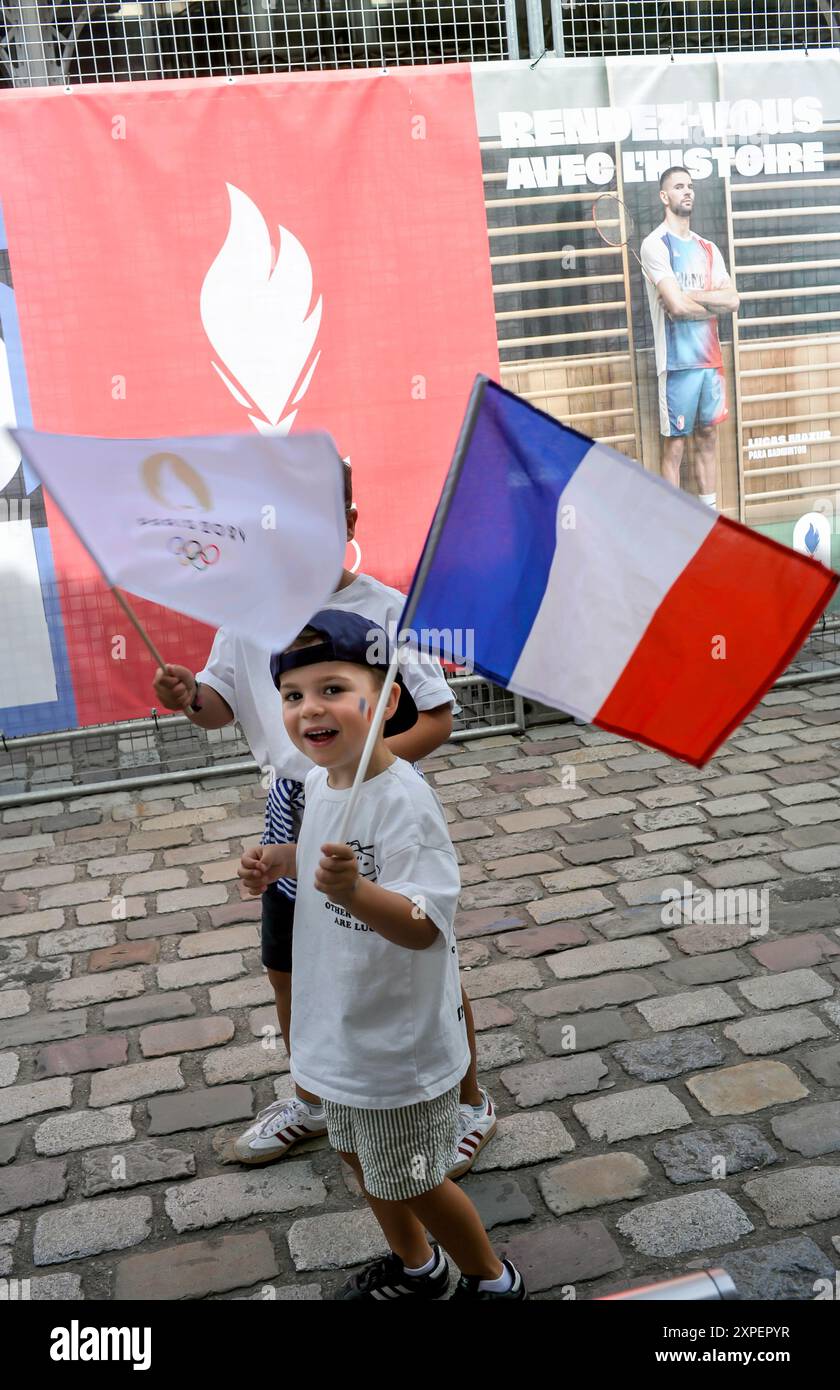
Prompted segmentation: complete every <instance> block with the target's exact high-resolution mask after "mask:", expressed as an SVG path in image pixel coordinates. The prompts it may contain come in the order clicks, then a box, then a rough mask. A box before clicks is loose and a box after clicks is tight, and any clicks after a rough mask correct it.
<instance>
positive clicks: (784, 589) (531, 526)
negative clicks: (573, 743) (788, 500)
mask: <svg viewBox="0 0 840 1390" xmlns="http://www.w3.org/2000/svg"><path fill="white" fill-rule="evenodd" d="M838 582H840V576H838V575H837V574H835V573H834V572H833V571H832V570H830V569H827V568H826V567H825V565H823V564H821V563H819V562H818V561H815V560H812V559H809V558H808V557H806V556H803V555H799V554H797V553H796V552H794V551H793V550H790V549H788V548H787V547H786V546H783V545H780V544H779V543H778V542H776V541H773V540H769V539H768V538H767V537H766V536H763V535H760V534H758V533H757V532H755V531H751V530H749V529H748V528H747V527H745V526H742V525H740V524H739V523H738V522H735V521H730V520H729V519H728V518H726V517H723V516H720V515H719V514H718V513H717V512H715V511H713V510H711V509H710V508H709V507H707V506H706V505H705V504H704V503H701V502H699V501H698V500H697V499H696V498H694V497H692V496H690V495H689V494H687V493H684V492H681V491H680V490H679V489H678V488H675V487H672V486H671V484H670V483H666V482H665V481H664V480H663V479H661V478H659V477H656V476H654V475H653V474H651V473H647V472H646V471H645V470H644V469H643V468H642V467H640V465H639V464H637V463H634V462H633V461H632V460H630V459H628V458H626V457H625V456H624V455H623V454H619V453H617V452H616V451H615V450H614V449H610V448H608V447H606V446H605V445H602V444H596V443H594V442H593V441H592V440H591V439H587V438H586V437H585V436H584V435H581V434H578V433H577V432H576V431H575V430H572V429H568V428H567V427H566V426H564V425H562V424H560V423H559V422H558V421H557V420H554V419H552V418H551V417H550V416H548V415H545V414H543V412H542V411H539V410H536V409H534V407H533V406H531V405H529V404H527V403H526V402H525V401H522V400H520V399H519V398H518V397H516V396H514V395H511V393H510V392H508V391H505V390H503V389H502V387H500V386H497V385H496V384H495V383H494V382H491V381H489V380H488V379H487V378H486V377H479V378H478V379H477V380H476V384H475V386H474V388H473V394H472V396H471V398H470V404H469V407H468V411H467V416H466V419H465V421H464V427H463V429H462V432H461V438H460V440H459V444H458V449H457V451H456V456H455V459H454V461H453V464H452V468H451V469H450V473H449V477H448V478H447V481H446V484H445V486H444V490H443V494H442V496H441V500H440V503H439V505H438V509H437V512H436V514H435V518H434V521H433V523H432V527H431V530H430V532H429V537H428V539H427V541H426V546H425V549H424V552H423V555H422V558H421V561H420V564H419V566H418V569H417V573H416V575H415V577H414V581H413V584H412V588H411V592H410V594H409V598H408V601H407V604H406V608H405V611H404V613H403V617H402V623H401V626H402V629H403V631H405V630H410V631H411V632H412V634H414V636H415V637H416V636H417V634H421V635H422V638H423V640H424V641H426V640H427V639H428V635H429V634H433V635H435V638H436V645H437V648H438V650H439V651H440V653H441V655H443V656H444V657H448V658H450V659H453V658H454V657H455V656H456V653H455V652H454V651H451V650H447V642H449V641H450V640H454V639H453V637H452V635H453V634H455V635H456V636H457V640H458V641H459V642H460V643H461V650H463V642H464V637H463V634H464V633H469V634H470V641H471V643H472V648H473V650H474V654H475V658H474V662H473V665H474V667H475V669H476V670H477V671H480V672H481V673H482V674H484V675H485V676H487V677H488V679H490V680H492V681H494V682H495V683H496V684H498V685H501V686H505V687H507V689H509V690H512V691H515V692H517V693H519V694H521V695H524V696H528V697H530V698H532V699H535V700H539V701H540V702H542V703H543V704H546V705H550V706H553V707H554V708H557V709H562V710H566V711H568V712H569V713H571V714H574V715H576V716H578V717H579V718H582V719H585V720H586V721H587V722H588V723H591V724H594V725H597V726H598V727H599V728H601V729H607V730H611V731H612V732H614V733H619V734H623V735H625V736H626V737H628V738H632V739H636V740H638V741H639V742H640V743H645V744H649V745H650V746H651V747H653V748H659V749H661V750H662V751H663V752H665V753H668V754H670V755H671V756H672V757H675V758H681V759H683V760H684V761H686V762H689V763H693V764H694V765H695V766H696V767H702V766H703V765H704V764H705V763H706V762H708V760H709V758H710V757H711V756H712V754H713V753H714V752H715V750H716V749H717V748H718V747H719V746H720V745H721V743H723V742H724V740H725V739H726V738H727V737H728V736H729V735H730V734H731V733H732V731H733V730H734V729H736V728H737V726H738V725H739V724H740V723H741V721H742V720H743V719H744V718H745V717H746V715H747V714H748V713H749V711H750V710H751V709H752V708H753V706H754V705H756V704H757V703H758V701H759V700H760V699H761V697H762V695H763V694H764V693H765V692H766V691H767V689H768V688H769V687H770V686H771V685H772V684H773V682H774V681H775V680H776V679H777V678H778V676H779V675H780V674H781V672H782V671H783V670H784V669H785V667H786V666H787V665H788V663H789V662H790V661H791V660H792V658H793V656H794V655H795V654H796V652H797V651H798V649H799V647H800V646H801V644H802V643H803V641H804V640H805V638H806V636H807V635H808V632H809V631H810V629H811V627H812V626H813V624H814V622H815V621H816V619H817V618H818V617H819V615H820V613H821V612H822V611H823V609H824V608H825V606H826V604H827V603H828V602H829V600H830V598H831V596H832V594H833V593H834V591H835V589H836V587H837V584H838Z"/></svg>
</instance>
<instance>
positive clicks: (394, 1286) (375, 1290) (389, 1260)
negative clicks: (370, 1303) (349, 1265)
mask: <svg viewBox="0 0 840 1390" xmlns="http://www.w3.org/2000/svg"><path fill="white" fill-rule="evenodd" d="M432 1250H433V1251H434V1254H435V1259H436V1261H437V1263H436V1264H435V1267H434V1269H433V1270H432V1272H431V1274H406V1272H405V1266H404V1265H403V1262H402V1260H401V1259H400V1258H399V1256H398V1255H394V1254H393V1253H391V1254H390V1255H383V1256H382V1258H381V1259H379V1260H373V1261H372V1263H371V1264H369V1265H365V1267H364V1269H362V1270H360V1271H359V1273H358V1274H354V1275H353V1276H352V1277H351V1278H350V1279H348V1280H347V1283H346V1284H345V1285H344V1287H343V1288H341V1289H339V1291H338V1293H337V1294H336V1298H337V1299H338V1300H341V1301H346V1300H348V1299H354V1298H372V1299H375V1300H376V1301H377V1302H379V1303H390V1302H391V1301H392V1300H393V1299H396V1298H426V1299H436V1298H445V1297H446V1292H447V1289H448V1288H449V1265H448V1264H447V1261H446V1257H445V1255H442V1254H441V1252H440V1249H439V1247H438V1246H437V1245H433V1246H432Z"/></svg>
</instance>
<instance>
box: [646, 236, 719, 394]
mask: <svg viewBox="0 0 840 1390" xmlns="http://www.w3.org/2000/svg"><path fill="white" fill-rule="evenodd" d="M641 261H642V267H643V269H644V272H645V276H646V281H645V283H646V287H647V292H648V303H649V305H650V317H651V321H652V323H653V343H654V351H655V354H656V370H657V372H658V373H659V372H679V371H687V370H690V369H695V370H696V369H697V368H698V367H714V368H719V367H720V366H721V365H722V361H723V359H722V358H721V355H720V340H719V338H718V327H717V318H715V317H712V318H709V319H672V318H671V317H670V316H669V315H668V314H667V313H666V310H665V305H664V304H663V302H662V300H661V299H660V297H659V295H658V294H657V291H656V286H657V285H658V284H659V282H660V280H664V279H665V278H666V276H671V275H672V276H673V277H674V279H675V280H676V282H677V284H678V285H679V287H680V289H681V290H682V291H683V293H684V294H688V295H690V294H691V291H692V290H701V291H702V290H719V289H720V288H721V286H722V285H725V284H727V283H728V280H729V276H728V275H727V273H726V265H725V263H724V259H723V256H722V255H721V254H720V251H719V250H718V248H717V247H716V246H715V243H714V242H713V241H707V240H706V239H705V238H704V237H700V236H698V235H697V233H696V232H689V234H688V236H687V237H681V236H677V234H676V232H672V231H671V229H670V228H669V226H668V223H667V222H662V223H661V224H660V226H658V227H657V228H656V230H655V231H653V232H651V234H650V236H647V237H645V239H644V241H643V242H642V246H641Z"/></svg>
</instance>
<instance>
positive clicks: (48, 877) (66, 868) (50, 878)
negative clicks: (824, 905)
mask: <svg viewBox="0 0 840 1390" xmlns="http://www.w3.org/2000/svg"><path fill="white" fill-rule="evenodd" d="M833 794H834V795H836V791H835V792H834V793H833ZM75 874H76V870H75V869H74V868H73V866H72V864H44V865H41V866H40V867H39V868H32V869H15V870H14V871H13V872H12V873H9V874H6V877H5V878H4V879H3V891H4V892H6V893H11V892H12V891H13V890H14V889H17V888H49V887H54V886H55V885H56V884H60V883H72V882H73V879H74V877H75Z"/></svg>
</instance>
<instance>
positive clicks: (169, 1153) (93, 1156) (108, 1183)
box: [81, 1140, 195, 1197]
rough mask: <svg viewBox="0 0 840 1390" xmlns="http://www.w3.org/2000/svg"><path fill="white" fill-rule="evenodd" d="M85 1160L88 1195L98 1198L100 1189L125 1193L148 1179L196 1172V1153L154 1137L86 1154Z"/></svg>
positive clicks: (83, 1163) (84, 1168)
mask: <svg viewBox="0 0 840 1390" xmlns="http://www.w3.org/2000/svg"><path fill="white" fill-rule="evenodd" d="M81 1162H82V1177H83V1182H82V1191H83V1193H84V1195H85V1197H97V1196H98V1195H99V1193H100V1192H122V1191H124V1190H125V1189H126V1188H129V1187H138V1186H139V1185H140V1184H141V1183H144V1182H161V1181H163V1180H164V1179H169V1178H185V1177H187V1178H189V1177H193V1176H194V1175H195V1155H194V1154H192V1153H189V1152H188V1151H187V1150H186V1149H172V1148H167V1147H166V1146H165V1145H164V1144H155V1143H153V1142H152V1141H150V1140H141V1141H140V1142H139V1143H137V1144H127V1145H125V1146H124V1147H123V1148H121V1149H100V1150H99V1152H98V1153H86V1154H82V1160H81Z"/></svg>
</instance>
